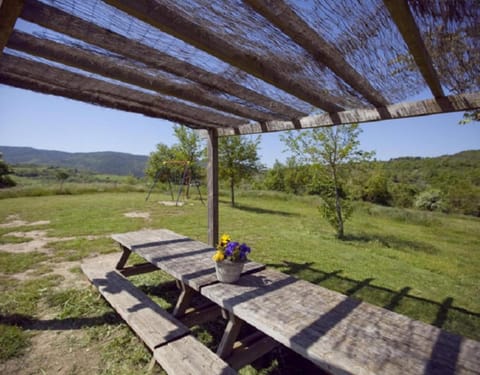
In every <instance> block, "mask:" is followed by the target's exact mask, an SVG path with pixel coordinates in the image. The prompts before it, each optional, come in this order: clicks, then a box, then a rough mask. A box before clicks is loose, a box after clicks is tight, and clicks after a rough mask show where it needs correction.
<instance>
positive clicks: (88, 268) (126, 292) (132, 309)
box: [82, 254, 236, 375]
mask: <svg viewBox="0 0 480 375" xmlns="http://www.w3.org/2000/svg"><path fill="white" fill-rule="evenodd" d="M117 260H118V254H110V255H106V256H102V257H97V258H94V259H89V260H87V261H85V262H84V263H83V264H82V270H83V272H84V273H85V274H86V275H87V277H88V278H89V280H90V281H91V282H92V283H93V284H94V285H95V286H96V287H97V288H98V290H99V291H100V293H101V294H102V296H103V297H104V298H105V299H106V300H107V301H108V302H109V303H110V305H112V307H113V308H114V309H115V310H116V311H117V312H118V314H119V315H120V316H121V317H122V318H123V319H124V320H125V322H127V324H128V325H129V326H130V327H131V328H132V330H133V331H134V332H135V333H136V334H137V335H138V336H139V337H140V338H141V339H142V340H143V342H144V343H145V345H146V346H147V347H148V348H149V349H150V350H151V351H152V352H153V355H154V358H155V360H156V361H157V362H158V363H159V364H160V365H161V366H162V368H164V369H165V370H166V371H167V373H169V374H222V375H223V374H236V372H235V371H234V370H233V369H232V368H230V367H229V366H228V364H227V363H225V362H224V361H223V360H222V359H220V358H219V357H218V356H217V355H216V354H215V353H213V352H212V351H211V350H210V349H208V348H207V347H206V346H205V345H203V344H202V343H200V342H199V341H197V340H196V339H195V338H194V337H193V336H191V334H190V330H189V329H188V328H187V327H186V326H185V325H184V324H183V323H182V322H180V321H179V320H177V319H176V318H175V317H173V316H172V315H171V314H169V313H168V312H166V311H165V310H163V309H162V308H161V307H160V306H158V305H157V304H156V303H155V302H153V301H152V300H151V299H150V298H149V297H148V296H147V295H146V294H145V293H143V292H142V291H141V290H140V289H138V288H136V287H135V286H134V285H132V283H131V282H130V281H129V280H127V279H126V278H124V277H123V276H122V275H120V273H119V272H118V271H115V269H114V267H115V264H116V261H117Z"/></svg>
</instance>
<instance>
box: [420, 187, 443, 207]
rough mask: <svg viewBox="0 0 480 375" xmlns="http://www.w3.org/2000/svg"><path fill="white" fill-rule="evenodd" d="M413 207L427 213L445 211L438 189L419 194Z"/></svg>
mask: <svg viewBox="0 0 480 375" xmlns="http://www.w3.org/2000/svg"><path fill="white" fill-rule="evenodd" d="M415 207H416V208H418V209H421V210H427V211H441V212H446V211H447V206H446V204H445V201H444V199H443V195H442V192H441V191H440V190H438V189H429V190H425V191H423V192H421V193H420V194H419V195H418V196H417V198H416V199H415Z"/></svg>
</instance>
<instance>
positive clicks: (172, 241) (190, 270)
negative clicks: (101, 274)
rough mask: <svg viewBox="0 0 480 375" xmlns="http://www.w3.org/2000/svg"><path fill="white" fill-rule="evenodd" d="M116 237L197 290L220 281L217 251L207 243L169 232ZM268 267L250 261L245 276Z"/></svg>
mask: <svg viewBox="0 0 480 375" xmlns="http://www.w3.org/2000/svg"><path fill="white" fill-rule="evenodd" d="M112 238H113V239H114V240H115V241H117V242H118V243H120V244H121V245H122V246H124V247H125V248H127V249H129V250H131V251H133V252H135V253H137V254H138V255H140V256H141V257H142V258H144V259H145V260H147V261H148V262H150V263H151V264H153V265H155V266H156V267H157V268H159V269H161V270H163V271H165V272H167V273H168V274H170V275H172V276H173V277H175V278H176V279H177V280H180V281H182V282H184V283H185V284H187V285H188V286H190V287H191V288H193V289H194V290H197V291H198V290H200V288H201V287H202V286H205V285H209V284H212V283H216V282H218V280H217V277H216V274H215V263H214V262H213V260H212V256H213V254H214V252H215V250H214V248H213V247H211V246H208V245H207V244H205V243H203V242H200V241H195V240H192V239H190V238H188V237H185V236H182V235H179V234H177V233H175V232H172V231H170V230H168V229H157V230H145V231H138V232H129V233H122V234H114V235H112ZM264 268H265V266H264V265H263V264H260V263H256V262H247V263H246V264H245V266H244V270H243V274H247V273H251V272H255V271H258V270H261V269H264Z"/></svg>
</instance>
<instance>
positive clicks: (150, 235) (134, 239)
mask: <svg viewBox="0 0 480 375" xmlns="http://www.w3.org/2000/svg"><path fill="white" fill-rule="evenodd" d="M110 237H111V238H112V239H113V240H114V241H116V242H118V243H119V244H120V245H122V246H124V247H126V248H127V249H130V250H134V249H135V248H138V247H151V246H155V245H161V244H162V243H163V242H164V241H171V240H182V239H185V240H190V239H189V238H188V237H185V236H183V235H181V234H178V233H175V232H172V231H171V230H168V229H146V230H139V231H134V232H126V233H115V234H112V235H111V236H110Z"/></svg>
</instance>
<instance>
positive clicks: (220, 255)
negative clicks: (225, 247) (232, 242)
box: [212, 251, 225, 262]
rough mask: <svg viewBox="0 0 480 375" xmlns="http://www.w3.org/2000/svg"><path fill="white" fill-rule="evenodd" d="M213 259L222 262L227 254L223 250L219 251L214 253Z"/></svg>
mask: <svg viewBox="0 0 480 375" xmlns="http://www.w3.org/2000/svg"><path fill="white" fill-rule="evenodd" d="M212 259H213V260H214V261H215V262H221V261H222V260H224V259H225V255H224V254H223V252H222V251H217V252H216V253H215V254H214V255H213V257H212Z"/></svg>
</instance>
